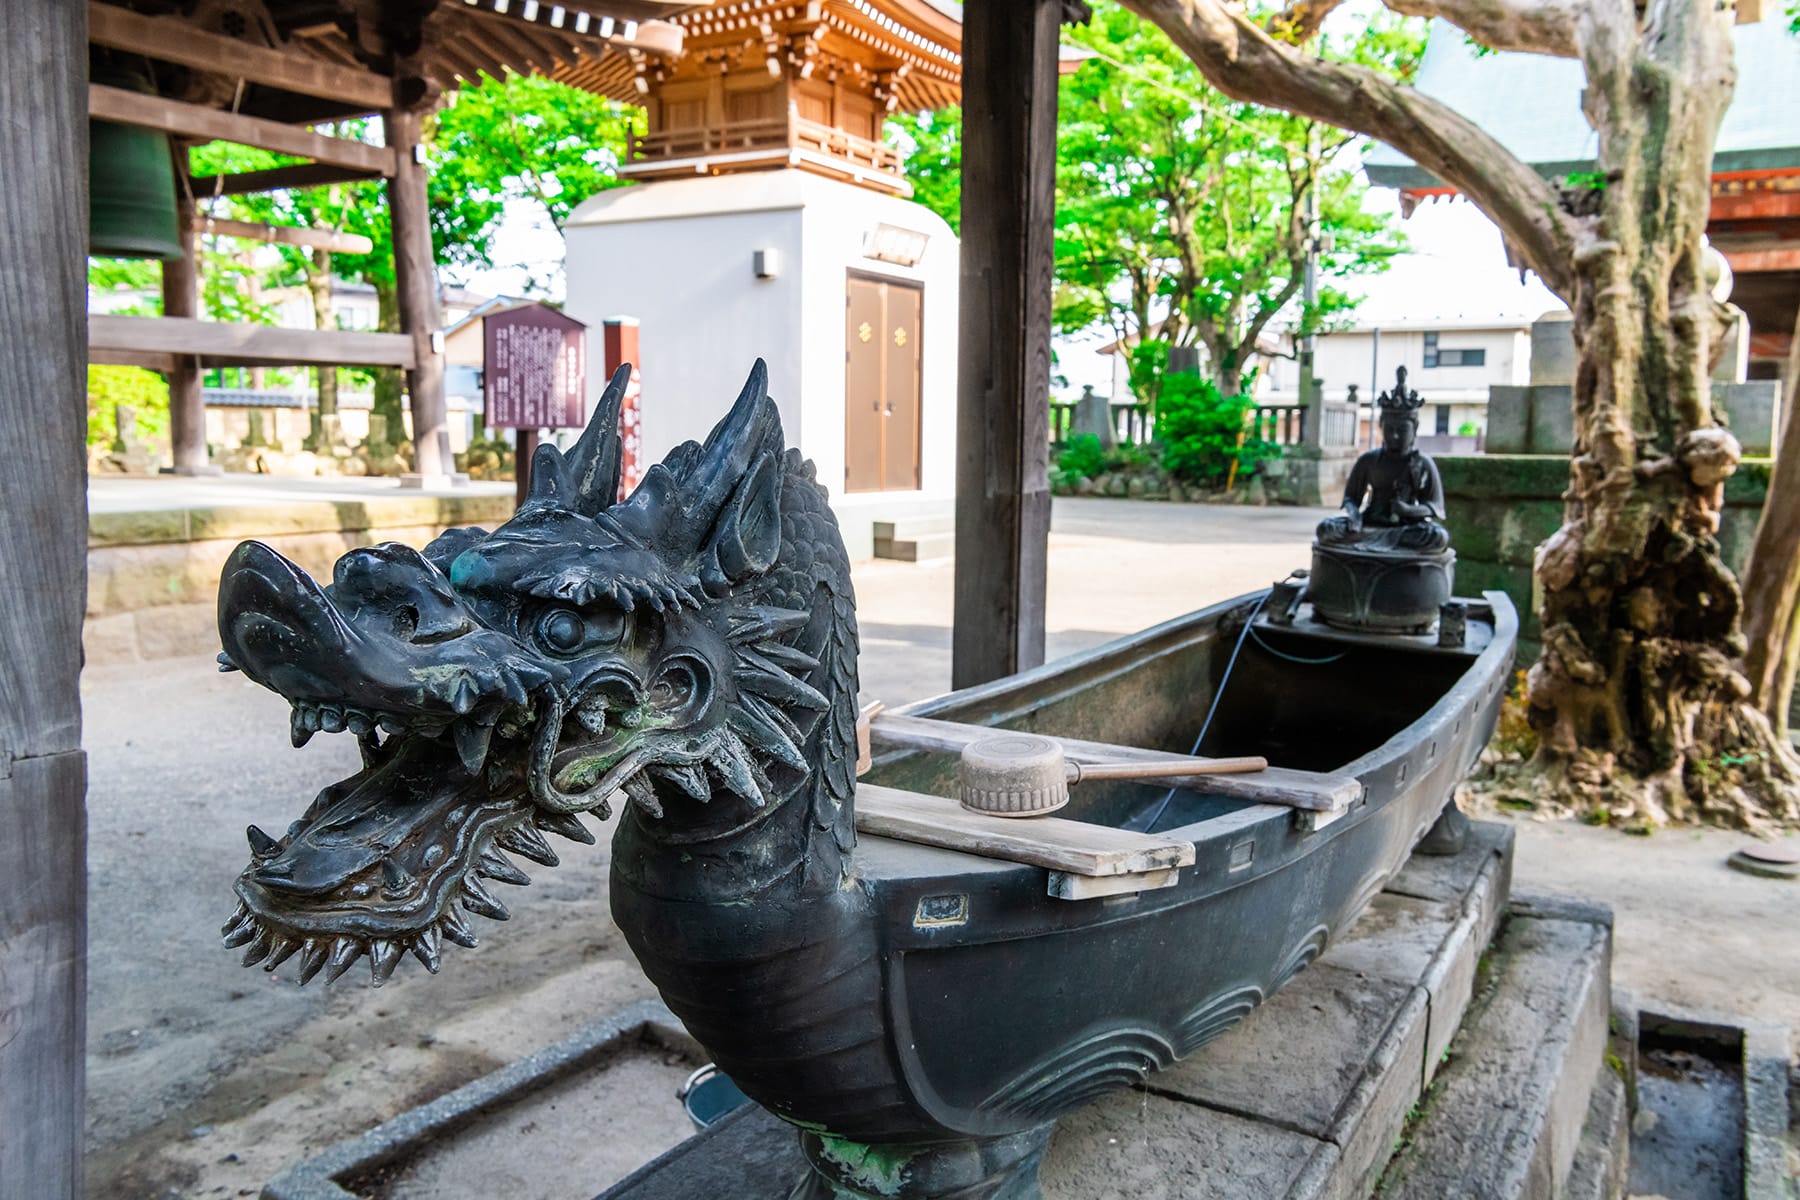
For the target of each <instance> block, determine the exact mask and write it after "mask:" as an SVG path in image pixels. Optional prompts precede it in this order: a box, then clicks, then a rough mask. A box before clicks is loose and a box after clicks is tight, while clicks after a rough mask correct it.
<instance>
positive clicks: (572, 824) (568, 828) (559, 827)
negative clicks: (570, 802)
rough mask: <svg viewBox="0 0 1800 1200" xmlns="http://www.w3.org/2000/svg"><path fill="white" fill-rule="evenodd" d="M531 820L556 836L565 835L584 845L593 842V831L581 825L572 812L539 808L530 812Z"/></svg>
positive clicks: (572, 840) (579, 819)
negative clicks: (556, 811) (558, 811)
mask: <svg viewBox="0 0 1800 1200" xmlns="http://www.w3.org/2000/svg"><path fill="white" fill-rule="evenodd" d="M532 820H534V821H536V822H537V827H538V828H539V829H547V830H549V831H550V832H551V833H554V834H556V835H557V836H558V837H566V838H568V839H569V840H570V841H571V842H580V843H582V844H583V845H586V846H591V845H593V844H594V833H593V831H592V830H591V829H589V828H588V827H587V826H586V825H583V824H582V823H581V818H579V817H577V816H576V815H575V814H574V813H553V812H548V811H546V810H544V809H539V810H538V811H537V812H535V813H533V814H532Z"/></svg>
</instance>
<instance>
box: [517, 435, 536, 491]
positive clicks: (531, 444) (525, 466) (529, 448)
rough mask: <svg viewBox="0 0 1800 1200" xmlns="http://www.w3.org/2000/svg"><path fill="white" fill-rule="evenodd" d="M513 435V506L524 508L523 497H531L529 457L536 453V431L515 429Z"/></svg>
mask: <svg viewBox="0 0 1800 1200" xmlns="http://www.w3.org/2000/svg"><path fill="white" fill-rule="evenodd" d="M513 434H514V435H515V436H514V440H513V504H514V506H516V507H518V508H524V507H525V497H527V496H529V495H531V456H532V455H534V454H536V453H537V448H538V431H537V430H535V429H515V430H513Z"/></svg>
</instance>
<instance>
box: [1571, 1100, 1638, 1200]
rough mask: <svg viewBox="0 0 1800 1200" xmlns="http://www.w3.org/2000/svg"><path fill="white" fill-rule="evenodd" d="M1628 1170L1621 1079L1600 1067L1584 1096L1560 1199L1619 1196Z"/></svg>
mask: <svg viewBox="0 0 1800 1200" xmlns="http://www.w3.org/2000/svg"><path fill="white" fill-rule="evenodd" d="M1630 1174H1631V1110H1630V1105H1629V1104H1627V1103H1626V1093H1625V1081H1624V1080H1622V1079H1620V1078H1619V1077H1618V1075H1616V1074H1615V1073H1614V1072H1613V1071H1612V1070H1611V1069H1610V1068H1608V1067H1603V1068H1601V1071H1600V1077H1599V1079H1597V1080H1596V1081H1595V1083H1594V1092H1593V1095H1592V1096H1591V1097H1589V1099H1588V1114H1587V1122H1586V1124H1584V1125H1583V1126H1582V1129H1581V1143H1580V1145H1579V1146H1577V1147H1576V1150H1575V1162H1574V1164H1573V1165H1572V1166H1571V1167H1570V1168H1569V1181H1568V1183H1567V1184H1566V1185H1565V1186H1564V1188H1563V1200H1621V1198H1622V1197H1623V1196H1624V1195H1625V1185H1626V1182H1627V1180H1628V1179H1629V1178H1630Z"/></svg>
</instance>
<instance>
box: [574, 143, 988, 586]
mask: <svg viewBox="0 0 1800 1200" xmlns="http://www.w3.org/2000/svg"><path fill="white" fill-rule="evenodd" d="M882 222H886V223H888V224H892V225H898V226H901V227H903V228H907V229H912V230H917V231H919V232H922V233H925V234H927V235H928V236H929V241H928V242H927V244H926V250H925V254H924V256H923V257H922V258H921V259H920V261H919V262H918V263H917V264H916V265H914V266H911V267H905V266H899V265H895V264H892V263H884V262H880V261H877V260H874V259H869V258H864V257H863V239H864V235H865V234H866V233H867V232H868V231H870V230H871V229H873V228H874V227H875V226H876V225H877V224H880V223H882ZM564 232H565V236H566V239H567V244H568V258H567V278H568V299H567V303H566V306H565V311H567V312H568V313H569V315H570V316H572V317H575V318H576V319H577V320H580V321H584V322H586V323H587V324H588V325H589V327H590V328H591V330H592V333H591V334H590V342H589V356H590V360H591V361H592V363H593V367H592V368H591V369H590V370H589V372H588V399H589V404H590V405H591V404H592V403H593V401H594V400H595V399H596V398H597V397H598V395H599V392H600V389H601V388H602V387H603V386H604V384H605V379H604V376H603V373H602V372H601V371H600V370H599V369H598V368H599V366H600V365H601V342H600V338H601V330H600V326H601V324H602V322H603V321H604V320H605V319H606V318H607V317H611V316H619V315H625V316H632V317H636V318H638V320H639V322H640V330H639V335H640V338H641V351H640V356H641V358H642V360H643V361H642V363H641V364H640V366H641V368H642V371H643V399H642V405H641V412H642V419H643V437H644V453H645V458H646V461H648V462H655V461H658V460H660V459H661V458H662V457H663V456H664V455H666V454H667V453H668V452H669V451H670V450H671V449H673V448H674V447H675V446H676V445H678V444H679V443H681V442H682V441H685V440H687V439H690V438H692V439H700V438H704V437H705V436H706V434H707V432H708V431H709V430H710V429H711V428H712V427H713V425H714V424H715V423H716V422H717V421H718V419H719V418H720V417H721V416H723V415H724V413H725V411H726V409H727V408H728V407H729V406H730V404H731V401H732V400H733V399H735V398H736V396H737V393H738V389H739V388H740V387H741V386H742V384H743V381H744V377H745V375H746V374H747V373H748V371H749V369H750V364H751V363H752V362H753V361H754V360H755V359H756V358H757V357H758V356H759V355H760V356H761V357H763V358H764V359H766V360H767V361H768V364H769V390H770V394H771V395H772V396H773V397H774V398H775V401H776V405H777V407H778V408H779V409H780V412H781V420H782V426H783V429H784V430H785V431H786V433H787V437H788V441H789V444H791V445H797V446H798V447H800V449H801V451H802V453H804V454H805V455H806V456H807V457H808V458H811V459H812V460H813V462H814V464H815V465H816V467H817V469H818V478H819V482H820V483H822V484H824V485H825V486H826V487H827V488H828V489H830V492H831V496H832V507H833V508H834V509H835V510H836V511H837V513H838V519H839V522H840V524H841V525H842V526H843V530H844V536H845V541H846V543H847V544H848V545H849V547H850V550H851V554H852V556H853V557H855V556H866V555H867V554H868V553H870V552H871V551H870V538H871V533H870V530H871V527H872V523H873V522H874V521H876V520H893V519H896V518H898V517H903V516H907V515H913V514H915V513H918V512H920V511H921V510H925V511H930V510H932V509H933V507H934V506H935V510H937V511H947V509H948V506H949V504H950V502H951V499H952V497H953V496H954V493H955V474H956V338H957V321H956V307H957V285H958V277H957V271H958V264H957V241H956V237H955V235H954V234H953V233H952V232H951V231H950V228H949V226H948V225H946V224H945V223H944V222H943V221H942V220H941V219H939V218H938V217H937V216H936V215H935V214H933V213H932V212H931V211H930V210H929V209H926V208H924V207H923V206H921V205H917V204H914V203H912V202H910V201H906V200H901V199H899V198H897V197H893V196H888V195H884V194H881V193H878V192H874V191H870V190H868V189H866V188H859V187H855V186H853V185H851V184H847V183H839V182H836V181H833V180H829V179H825V178H823V177H820V176H816V175H812V174H809V173H806V172H801V171H797V170H783V171H768V172H755V173H749V172H747V173H742V174H735V175H724V176H717V177H713V176H706V177H697V178H695V179H691V180H688V179H682V180H661V181H655V182H650V183H643V184H635V185H631V186H628V187H623V188H615V189H611V190H609V191H605V192H601V193H600V194H599V195H597V196H594V197H592V198H591V199H589V200H588V201H586V202H585V203H584V204H582V205H581V206H580V207H579V208H577V209H576V210H575V212H574V214H573V215H572V216H571V218H570V220H569V223H568V226H567V228H566V229H565V231H564ZM757 250H772V251H773V252H774V254H775V257H776V277H775V278H773V279H758V278H757V277H756V274H755V271H754V268H753V258H754V254H755V252H756V251H757ZM851 270H855V271H858V272H861V273H865V274H869V275H877V276H883V277H886V278H889V279H895V280H901V281H906V282H917V283H920V284H922V285H923V288H924V307H923V311H922V316H921V320H922V330H921V341H922V345H921V349H920V366H921V374H922V383H921V412H920V481H921V487H920V489H919V490H918V491H916V492H915V491H907V492H904V493H894V492H883V493H860V494H857V495H853V496H846V495H845V494H844V488H843V484H844V457H845V456H844V401H845V397H844V381H845V336H846V333H845V295H846V291H845V289H846V275H847V273H848V272H849V271H851Z"/></svg>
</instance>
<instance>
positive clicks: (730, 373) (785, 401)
mask: <svg viewBox="0 0 1800 1200" xmlns="http://www.w3.org/2000/svg"><path fill="white" fill-rule="evenodd" d="M640 186H645V187H650V186H655V185H640ZM606 194H607V193H602V196H604V195H606ZM584 207H585V206H584ZM577 211H578V213H579V212H580V211H581V210H577ZM800 227H801V218H800V211H799V210H798V209H795V210H791V211H786V212H757V213H737V214H710V215H706V216H691V217H672V218H669V219H662V220H658V219H655V218H651V219H649V220H643V221H633V222H629V223H619V224H606V225H592V226H584V225H578V224H577V223H576V222H575V221H574V220H571V221H570V223H569V226H568V228H567V230H566V237H567V239H568V266H567V275H568V299H567V301H566V303H565V305H564V311H565V312H567V313H568V314H569V315H570V316H572V317H574V318H575V319H576V320H578V321H584V322H586V323H587V325H588V359H589V364H590V365H589V370H588V403H589V405H590V406H591V405H592V404H593V403H594V401H595V400H597V399H598V398H599V395H600V392H601V391H602V390H603V389H604V388H605V386H606V373H605V370H604V367H605V363H604V359H603V349H604V346H603V342H602V340H601V338H602V330H601V326H602V323H603V322H604V321H605V320H606V318H608V317H614V316H630V317H636V318H637V319H638V321H639V325H640V328H639V337H640V339H641V341H640V348H639V349H640V357H641V358H642V359H643V361H642V362H641V363H639V364H638V366H639V369H640V370H641V371H642V373H643V398H642V400H641V402H640V408H639V411H640V414H641V418H642V421H643V427H642V429H643V439H644V456H645V461H647V462H658V461H660V460H661V459H662V458H663V457H664V456H665V455H667V454H668V453H669V451H670V450H673V449H674V448H675V447H676V446H678V445H680V444H681V443H682V442H684V441H687V440H689V439H690V438H691V439H694V440H700V439H703V438H704V437H705V436H706V433H707V431H708V430H710V429H711V428H712V427H713V425H714V424H716V423H717V422H718V420H719V418H720V417H722V416H724V415H725V413H726V411H727V410H729V409H730V407H731V402H732V401H733V400H735V399H736V398H737V394H738V390H739V389H740V388H742V387H743V385H744V378H745V376H747V375H748V374H749V372H750V365H751V364H752V363H753V362H755V361H756V359H757V358H758V357H759V356H760V357H762V358H763V359H765V360H767V362H768V364H769V393H770V395H771V396H773V397H774V399H775V404H776V407H777V408H778V409H779V410H780V412H781V423H782V427H783V428H784V429H785V430H787V431H788V436H789V437H790V438H792V437H794V435H795V432H796V431H797V430H798V429H799V428H800V425H801V417H800V402H801V391H802V388H801V366H800V363H801V340H802V337H801V308H800V296H801V283H800V272H799V270H798V267H799V263H800V248H801V237H800ZM761 248H770V249H773V250H775V252H776V253H777V254H778V255H779V257H780V259H781V261H782V263H783V266H782V269H781V272H780V274H779V275H778V276H777V277H776V278H774V279H758V278H756V275H755V273H754V271H753V270H752V269H751V255H752V252H753V251H754V250H757V249H761ZM790 264H791V265H790Z"/></svg>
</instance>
